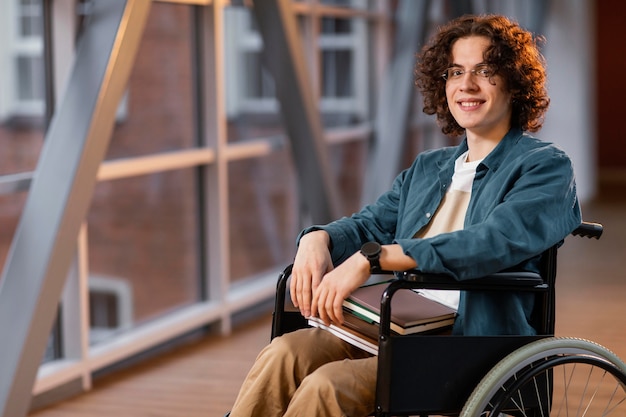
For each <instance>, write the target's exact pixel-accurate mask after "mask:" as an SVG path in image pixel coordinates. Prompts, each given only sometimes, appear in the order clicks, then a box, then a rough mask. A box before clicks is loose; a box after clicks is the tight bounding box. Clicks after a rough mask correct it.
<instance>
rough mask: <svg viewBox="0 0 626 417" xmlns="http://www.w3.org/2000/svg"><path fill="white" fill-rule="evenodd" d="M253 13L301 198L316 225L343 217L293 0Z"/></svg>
mask: <svg viewBox="0 0 626 417" xmlns="http://www.w3.org/2000/svg"><path fill="white" fill-rule="evenodd" d="M253 12H254V15H255V17H256V21H257V23H258V26H259V30H260V33H261V36H262V37H263V45H264V46H263V58H264V63H265V65H266V67H267V68H268V69H269V71H270V72H271V73H272V75H273V77H274V82H275V83H276V95H277V98H278V101H279V102H280V107H281V113H282V116H283V122H284V125H285V128H286V131H287V136H288V137H289V139H290V141H291V150H292V153H293V160H294V166H295V169H296V172H297V175H298V188H299V192H300V196H301V197H300V199H301V201H302V202H303V203H304V205H305V206H306V208H307V209H308V211H309V214H310V216H311V220H312V222H313V223H317V224H319V223H327V222H329V221H331V220H335V219H336V218H337V217H338V216H339V214H340V213H339V208H338V202H339V199H338V197H337V190H336V185H335V183H334V182H333V179H332V172H331V170H330V164H329V161H328V155H327V153H328V150H327V146H326V143H325V141H324V135H323V127H322V122H321V118H320V116H319V111H318V108H317V101H316V100H315V95H314V94H313V90H312V88H311V84H312V83H311V78H310V77H309V74H308V72H307V63H306V60H305V57H304V52H303V51H304V48H303V46H302V42H301V39H300V33H299V31H298V26H297V21H296V16H295V14H294V12H293V5H292V0H255V2H254V7H253Z"/></svg>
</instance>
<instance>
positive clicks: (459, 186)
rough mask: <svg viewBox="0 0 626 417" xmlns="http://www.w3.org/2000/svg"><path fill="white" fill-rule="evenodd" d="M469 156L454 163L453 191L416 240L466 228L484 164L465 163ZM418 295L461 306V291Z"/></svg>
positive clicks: (426, 292) (465, 154) (429, 292)
mask: <svg viewBox="0 0 626 417" xmlns="http://www.w3.org/2000/svg"><path fill="white" fill-rule="evenodd" d="M468 153H469V151H468V152H465V153H464V154H463V155H461V156H459V157H458V158H457V160H456V161H455V164H454V175H452V183H451V184H450V188H449V189H448V191H447V192H446V195H445V196H444V197H443V200H442V201H441V204H440V205H439V208H438V209H437V211H436V212H435V215H434V216H433V218H432V220H431V221H430V223H429V224H428V225H426V227H424V229H423V230H421V231H420V232H419V233H418V234H417V236H416V237H420V238H425V237H432V236H436V235H438V234H440V233H447V232H453V231H455V230H461V229H463V226H464V223H465V214H466V213H467V207H468V206H469V201H470V197H471V196H472V184H473V182H474V177H475V176H476V168H477V167H478V165H479V164H480V163H481V161H482V159H481V160H479V161H472V162H466V161H467V156H468ZM418 292H419V293H421V294H423V295H424V296H426V297H428V298H431V299H433V300H436V301H439V302H440V303H442V304H446V305H448V306H450V307H452V308H455V309H456V308H458V306H459V297H460V291H450V290H426V289H424V290H419V291H418Z"/></svg>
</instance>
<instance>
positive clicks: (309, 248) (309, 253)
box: [289, 230, 333, 317]
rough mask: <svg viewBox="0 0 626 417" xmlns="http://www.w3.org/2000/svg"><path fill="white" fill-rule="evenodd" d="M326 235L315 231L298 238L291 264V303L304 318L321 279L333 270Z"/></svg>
mask: <svg viewBox="0 0 626 417" xmlns="http://www.w3.org/2000/svg"><path fill="white" fill-rule="evenodd" d="M329 242H330V238H329V236H328V233H326V232H324V231H322V230H316V231H313V232H310V233H307V234H306V235H304V236H302V238H300V244H299V245H298V252H297V253H296V258H295V260H294V262H293V269H292V271H291V283H290V284H289V291H290V294H291V301H292V302H293V304H294V305H295V306H296V307H298V308H299V309H300V313H301V314H302V315H303V316H304V317H309V316H310V315H311V300H312V296H313V292H314V291H315V290H316V289H317V287H318V286H319V284H320V282H321V281H322V277H323V276H324V275H325V274H326V273H327V272H330V271H331V270H332V269H333V263H332V259H331V257H330V251H329V250H328V244H329Z"/></svg>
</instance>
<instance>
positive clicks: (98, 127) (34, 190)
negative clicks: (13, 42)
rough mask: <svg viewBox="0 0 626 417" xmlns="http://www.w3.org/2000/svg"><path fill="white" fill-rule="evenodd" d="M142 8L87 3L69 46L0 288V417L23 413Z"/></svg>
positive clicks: (123, 0)
mask: <svg viewBox="0 0 626 417" xmlns="http://www.w3.org/2000/svg"><path fill="white" fill-rule="evenodd" d="M150 5H151V1H150V0H106V1H96V2H93V9H92V15H91V16H90V21H89V23H88V24H87V26H86V28H85V31H84V33H83V36H82V37H81V39H80V41H79V44H78V46H77V51H76V58H75V63H74V67H73V69H72V73H71V79H70V82H69V84H68V87H67V90H66V91H65V94H64V96H63V99H62V101H61V103H60V105H59V106H58V108H57V112H56V114H55V115H54V117H53V118H52V120H51V124H50V127H49V129H48V132H47V134H46V140H45V144H44V149H43V151H42V153H41V157H40V159H39V163H38V166H37V169H36V171H35V175H34V178H33V181H32V184H31V188H30V193H29V195H28V198H27V200H26V204H25V206H24V210H23V212H22V217H21V219H20V222H19V225H18V228H17V230H16V232H15V235H14V238H13V242H12V246H11V249H10V252H9V255H8V258H7V261H6V264H5V267H4V271H3V276H2V278H1V281H0V334H3V335H5V337H3V340H2V344H1V346H0V375H1V377H0V416H1V417H21V416H25V415H26V413H27V412H28V408H29V406H30V400H31V392H32V387H33V383H34V381H35V378H36V374H37V370H38V368H39V365H40V362H41V358H42V356H43V353H44V350H45V346H46V342H47V339H48V336H49V334H50V330H51V327H52V323H53V320H54V317H55V313H56V310H57V307H58V303H59V299H60V296H61V291H62V289H63V284H64V283H65V278H66V275H67V273H68V269H69V266H70V264H71V260H72V256H73V255H74V250H75V247H76V239H77V236H78V232H79V229H80V226H81V223H82V222H83V220H84V218H85V215H86V213H87V209H88V207H89V203H90V201H91V197H92V193H93V188H94V186H95V181H96V173H97V171H98V168H99V166H100V163H101V162H102V159H103V158H104V155H105V152H106V150H107V147H108V144H109V139H110V137H111V133H112V131H113V126H114V121H115V112H116V109H117V106H118V103H119V101H120V99H121V98H122V94H123V92H124V89H125V88H126V84H127V81H128V77H129V74H130V70H131V68H132V65H133V62H134V58H135V55H136V51H137V48H138V46H139V43H140V40H141V35H142V33H143V28H144V25H145V22H146V19H147V16H148V12H149V10H150Z"/></svg>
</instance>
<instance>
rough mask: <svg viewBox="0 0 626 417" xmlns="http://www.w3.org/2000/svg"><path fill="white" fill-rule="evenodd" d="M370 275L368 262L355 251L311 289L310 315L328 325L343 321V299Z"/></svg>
mask: <svg viewBox="0 0 626 417" xmlns="http://www.w3.org/2000/svg"><path fill="white" fill-rule="evenodd" d="M369 276H370V263H369V261H368V260H367V259H365V257H364V256H363V255H361V254H360V253H358V252H357V253H355V254H354V255H352V256H351V257H349V258H348V259H346V260H345V262H343V263H342V264H341V265H339V266H338V267H337V268H335V269H333V270H332V271H330V272H328V273H327V274H326V275H324V277H323V279H322V282H321V283H320V284H319V285H318V286H317V287H316V288H315V289H314V290H313V300H312V303H311V315H313V316H317V315H319V318H320V319H322V320H323V321H324V323H326V325H329V324H330V323H331V322H332V323H337V324H342V323H343V300H345V299H346V298H348V296H349V295H350V294H352V292H353V291H354V290H356V289H357V288H358V287H360V286H361V285H362V284H363V283H364V282H365V281H367V279H368V278H369Z"/></svg>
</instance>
